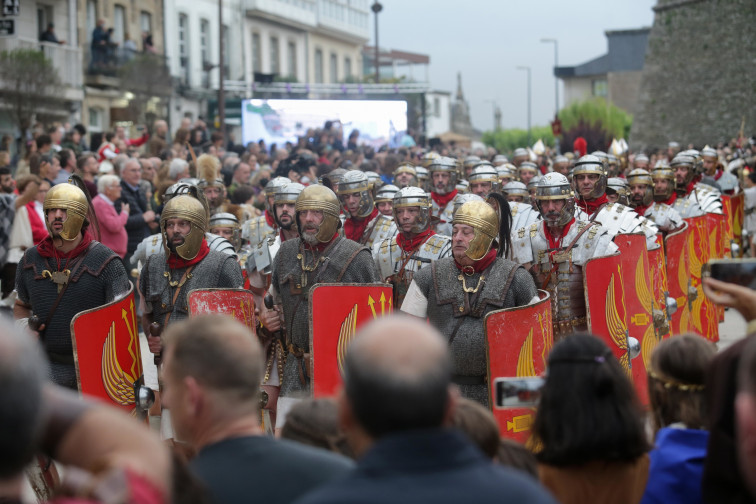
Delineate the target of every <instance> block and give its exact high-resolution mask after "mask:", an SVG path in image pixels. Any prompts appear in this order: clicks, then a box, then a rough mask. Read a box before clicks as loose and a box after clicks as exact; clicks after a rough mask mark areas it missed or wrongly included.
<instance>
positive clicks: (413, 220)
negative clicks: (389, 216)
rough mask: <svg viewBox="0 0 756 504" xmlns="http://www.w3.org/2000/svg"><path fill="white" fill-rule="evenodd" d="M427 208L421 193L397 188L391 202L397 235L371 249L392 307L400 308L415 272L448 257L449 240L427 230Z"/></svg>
mask: <svg viewBox="0 0 756 504" xmlns="http://www.w3.org/2000/svg"><path fill="white" fill-rule="evenodd" d="M458 197H459V196H458ZM430 209H431V202H430V198H429V197H428V194H427V193H426V192H425V191H423V190H422V189H420V188H419V187H404V188H402V189H400V190H399V191H398V192H397V193H396V194H395V195H394V200H393V212H394V221H395V222H396V225H397V228H398V229H399V233H397V234H396V235H395V236H393V237H392V238H386V239H384V240H383V241H381V242H379V243H376V244H375V245H374V246H373V257H374V258H375V262H376V264H378V269H379V270H380V272H381V278H382V279H383V280H384V281H386V282H388V283H390V284H391V285H392V286H393V295H394V301H393V306H401V305H402V301H404V296H405V294H406V293H407V289H408V288H409V285H410V283H411V282H412V277H413V275H414V274H415V272H417V271H419V270H420V268H422V267H424V266H427V265H429V264H430V263H431V262H432V261H435V260H438V259H441V258H442V257H448V256H449V255H450V254H451V239H450V238H449V237H448V236H443V235H437V234H436V233H435V231H433V229H432V228H431V227H430Z"/></svg>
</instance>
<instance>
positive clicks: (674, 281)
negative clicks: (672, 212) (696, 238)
mask: <svg viewBox="0 0 756 504" xmlns="http://www.w3.org/2000/svg"><path fill="white" fill-rule="evenodd" d="M689 240H690V225H689V224H688V223H687V222H686V223H685V224H684V226H683V227H682V228H681V229H679V230H678V231H675V232H674V233H671V234H669V235H667V237H666V238H665V239H664V255H665V257H666V260H667V266H666V271H667V281H668V285H669V295H670V297H672V298H674V299H675V301H677V311H676V312H675V313H673V314H672V321H671V325H672V328H671V329H672V334H673V335H679V334H683V333H686V332H688V331H690V310H691V308H692V304H693V300H692V299H689V298H688V289H689V287H690V261H689V259H688V258H689V255H690V245H689ZM694 290H695V289H694Z"/></svg>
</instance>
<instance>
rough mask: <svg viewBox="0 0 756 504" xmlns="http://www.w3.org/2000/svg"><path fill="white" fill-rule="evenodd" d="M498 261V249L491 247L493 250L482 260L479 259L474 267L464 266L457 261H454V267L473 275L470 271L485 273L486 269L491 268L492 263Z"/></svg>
mask: <svg viewBox="0 0 756 504" xmlns="http://www.w3.org/2000/svg"><path fill="white" fill-rule="evenodd" d="M495 260H496V249H495V248H493V247H491V250H489V251H488V254H486V255H484V256H483V258H482V259H479V260H477V261H475V263H474V264H473V265H472V266H462V265H461V264H459V263H458V262H457V260H456V259H454V265H455V266H456V267H457V269H458V270H459V271H462V272H464V273H468V274H472V273H470V271H471V270H472V272H473V273H480V272H481V271H484V270H485V269H486V268H488V267H489V266H491V263H492V262H494V261H495Z"/></svg>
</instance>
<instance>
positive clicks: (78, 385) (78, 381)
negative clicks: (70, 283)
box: [70, 282, 144, 394]
mask: <svg viewBox="0 0 756 504" xmlns="http://www.w3.org/2000/svg"><path fill="white" fill-rule="evenodd" d="M133 295H134V284H132V283H131V282H129V290H128V292H127V293H126V295H125V296H123V297H120V298H117V299H114V300H113V301H110V302H109V303H105V304H104V305H100V306H96V307H94V308H89V309H88V310H84V311H80V312H79V313H77V314H76V315H74V316H73V318H72V319H71V325H70V327H71V345H72V346H73V358H74V368H75V369H76V388H77V389H78V391H79V394H81V393H82V391H81V375H80V374H79V352H77V350H76V332H75V331H74V323H76V321H77V320H78V319H79V317H81V316H83V315H88V314H90V313H93V312H96V311H99V310H102V309H104V308H108V307H110V306H115V305H116V304H118V303H121V302H122V301H123V300H124V299H128V297H129V296H133ZM134 311H135V312H136V306H134ZM134 317H135V318H136V313H134ZM137 324H138V321H137ZM137 330H138V325H137ZM140 358H141V353H140ZM142 374H144V370H142Z"/></svg>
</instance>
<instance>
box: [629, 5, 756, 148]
mask: <svg viewBox="0 0 756 504" xmlns="http://www.w3.org/2000/svg"><path fill="white" fill-rule="evenodd" d="M654 11H655V16H654V25H653V28H652V29H651V35H650V37H649V41H648V49H647V52H646V61H645V66H644V69H643V77H642V82H641V90H640V103H639V106H638V111H637V113H636V114H635V118H634V121H633V127H632V131H631V134H630V144H631V147H633V148H635V149H638V148H653V147H660V146H666V144H667V142H669V141H673V140H674V141H678V142H680V143H681V144H683V145H686V144H688V143H693V144H695V145H696V146H699V147H702V146H703V145H704V144H707V143H708V144H713V143H716V142H719V141H724V140H728V139H730V138H733V137H736V136H737V134H738V131H739V129H740V125H741V121H742V120H743V118H745V133H746V135H747V136H748V135H752V134H754V133H756V2H754V0H659V2H658V3H657V5H656V7H654Z"/></svg>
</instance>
